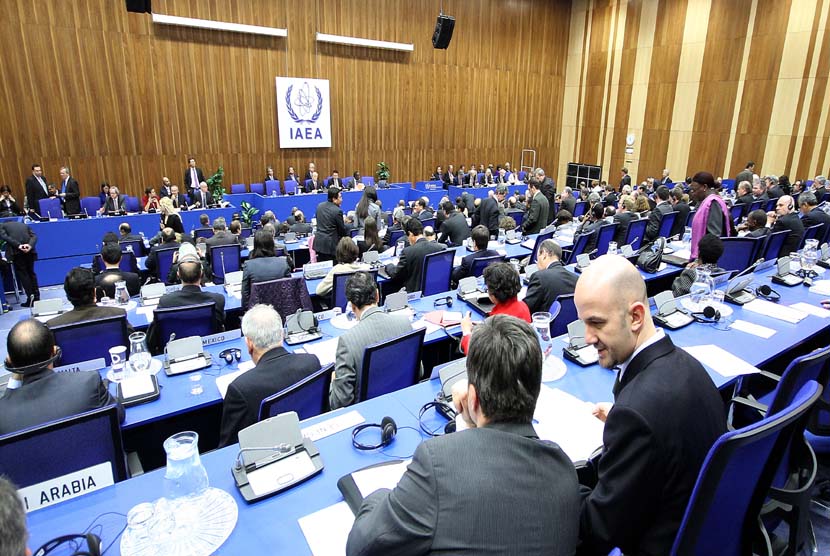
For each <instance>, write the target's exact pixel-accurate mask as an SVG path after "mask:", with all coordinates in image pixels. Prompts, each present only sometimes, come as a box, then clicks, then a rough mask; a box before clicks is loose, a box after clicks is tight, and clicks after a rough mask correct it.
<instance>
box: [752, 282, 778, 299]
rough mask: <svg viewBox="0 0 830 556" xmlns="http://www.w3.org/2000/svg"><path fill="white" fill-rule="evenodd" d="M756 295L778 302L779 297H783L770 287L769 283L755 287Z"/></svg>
mask: <svg viewBox="0 0 830 556" xmlns="http://www.w3.org/2000/svg"><path fill="white" fill-rule="evenodd" d="M755 295H757V296H758V297H762V298H764V299H766V300H767V301H772V302H775V303H777V302H778V300H779V299H781V294H780V293H778V292H777V291H775V290H774V289H772V288H771V287H769V286H768V285H767V284H761V285H760V286H758V287H757V288H755Z"/></svg>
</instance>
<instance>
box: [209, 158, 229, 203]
mask: <svg viewBox="0 0 830 556" xmlns="http://www.w3.org/2000/svg"><path fill="white" fill-rule="evenodd" d="M224 177H225V170H224V169H223V168H222V167H221V166H219V169H218V170H216V173H215V174H213V175H212V176H210V177H209V178H208V179H206V180H205V183H207V186H208V191H210V194H211V195H212V196H213V199H214V200H215V201H216V202H217V203H219V202H221V201H222V196H223V195H224V194H225V188H224V186H223V185H222V180H223V179H224Z"/></svg>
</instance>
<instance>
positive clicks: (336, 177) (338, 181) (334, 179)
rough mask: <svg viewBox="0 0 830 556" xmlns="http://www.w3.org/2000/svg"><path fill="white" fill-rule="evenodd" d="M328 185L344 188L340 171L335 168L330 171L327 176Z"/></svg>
mask: <svg viewBox="0 0 830 556" xmlns="http://www.w3.org/2000/svg"><path fill="white" fill-rule="evenodd" d="M328 187H336V188H338V189H345V188H346V186H345V185H343V179H342V178H341V177H340V172H338V171H337V170H332V171H331V177H330V178H329V184H328Z"/></svg>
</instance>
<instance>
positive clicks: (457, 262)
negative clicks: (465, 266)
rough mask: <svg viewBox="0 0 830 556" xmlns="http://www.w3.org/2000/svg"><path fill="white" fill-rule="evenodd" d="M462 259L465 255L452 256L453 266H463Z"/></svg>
mask: <svg viewBox="0 0 830 556" xmlns="http://www.w3.org/2000/svg"><path fill="white" fill-rule="evenodd" d="M462 259H463V257H460V256H458V255H456V256H455V257H453V258H452V265H453V266H461V260H462Z"/></svg>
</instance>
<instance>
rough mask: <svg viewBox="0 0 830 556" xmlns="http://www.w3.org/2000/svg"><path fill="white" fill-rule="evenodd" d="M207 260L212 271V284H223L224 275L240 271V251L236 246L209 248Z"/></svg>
mask: <svg viewBox="0 0 830 556" xmlns="http://www.w3.org/2000/svg"><path fill="white" fill-rule="evenodd" d="M208 260H209V261H210V268H211V269H212V270H213V277H214V282H216V281H217V280H222V281H223V282H224V280H225V274H227V273H229V272H236V271H237V270H242V250H241V248H240V247H239V245H238V244H234V245H215V246H213V247H209V248H208Z"/></svg>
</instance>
